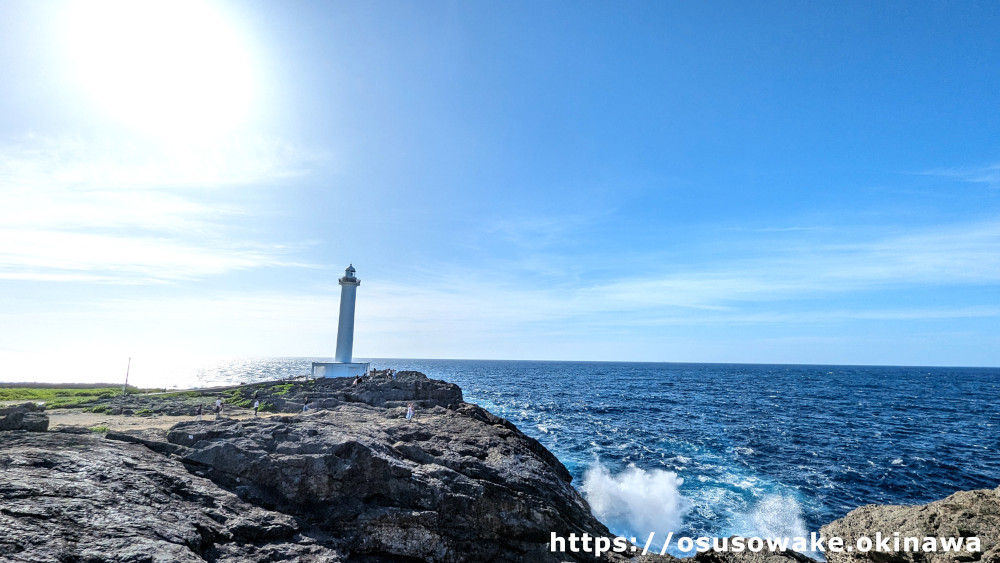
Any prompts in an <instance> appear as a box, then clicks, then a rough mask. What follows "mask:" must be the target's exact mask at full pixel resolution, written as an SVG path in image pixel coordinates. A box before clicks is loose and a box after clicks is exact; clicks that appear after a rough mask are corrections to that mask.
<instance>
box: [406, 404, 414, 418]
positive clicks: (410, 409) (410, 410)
mask: <svg viewBox="0 0 1000 563" xmlns="http://www.w3.org/2000/svg"><path fill="white" fill-rule="evenodd" d="M406 420H407V421H410V420H413V403H410V404H408V405H406Z"/></svg>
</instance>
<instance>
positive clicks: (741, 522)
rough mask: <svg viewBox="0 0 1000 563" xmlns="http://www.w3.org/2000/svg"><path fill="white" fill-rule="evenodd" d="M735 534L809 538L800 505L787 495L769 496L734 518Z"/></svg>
mask: <svg viewBox="0 0 1000 563" xmlns="http://www.w3.org/2000/svg"><path fill="white" fill-rule="evenodd" d="M734 525H735V528H736V530H734V531H735V533H737V534H740V535H744V536H756V537H764V538H784V537H809V533H808V531H807V530H806V522H805V519H804V518H803V517H802V505H800V504H799V502H798V501H797V500H795V498H793V497H791V496H787V495H780V494H771V495H767V496H765V497H764V498H762V499H761V500H760V502H758V503H756V504H754V505H753V506H751V507H750V510H749V511H748V512H747V513H745V514H743V515H740V516H738V517H736V518H734Z"/></svg>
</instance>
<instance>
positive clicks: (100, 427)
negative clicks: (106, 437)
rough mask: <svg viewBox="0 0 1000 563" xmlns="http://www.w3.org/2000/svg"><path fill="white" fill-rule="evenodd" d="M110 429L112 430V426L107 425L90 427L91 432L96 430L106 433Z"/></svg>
mask: <svg viewBox="0 0 1000 563" xmlns="http://www.w3.org/2000/svg"><path fill="white" fill-rule="evenodd" d="M108 430H110V428H108V427H107V426H91V427H90V431H91V432H96V433H105V432H107V431H108Z"/></svg>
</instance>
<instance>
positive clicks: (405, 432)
mask: <svg viewBox="0 0 1000 563" xmlns="http://www.w3.org/2000/svg"><path fill="white" fill-rule="evenodd" d="M216 397H218V398H219V399H223V400H224V401H225V402H226V406H225V409H224V410H223V413H222V414H221V416H219V417H218V418H216V416H215V414H214V413H210V410H209V408H208V407H209V405H211V404H212V403H214V400H215V398H216ZM254 402H259V404H260V405H261V406H262V407H263V408H264V410H263V411H262V412H259V413H258V416H253V412H252V410H251V407H252V405H253V403H254ZM411 403H412V404H413V405H414V406H415V410H416V413H417V415H416V416H415V417H414V419H413V420H412V421H411V420H407V418H406V416H405V415H406V410H407V405H408V404H411ZM199 405H201V406H202V411H203V413H204V414H203V420H200V421H198V420H188V421H184V422H179V423H177V424H174V425H173V426H172V427H171V428H169V430H166V429H159V428H146V429H142V430H129V431H108V432H94V431H91V430H90V429H87V428H80V427H59V428H56V429H54V430H50V429H49V428H48V426H49V423H48V419H47V417H46V416H45V414H44V412H41V411H40V410H39V408H38V407H36V406H33V405H25V406H23V407H7V408H4V409H0V469H2V475H3V477H2V478H0V560H3V561H24V562H28V561H31V562H36V561H59V562H67V561H81V562H83V561H86V562H111V561H116V562H124V561H129V562H145V561H150V562H152V561H183V562H187V561H190V562H198V561H212V562H216V561H218V562H236V561H251V562H265V561H301V562H321V561H322V562H338V561H343V562H354V561H357V562H376V561H385V562H411V561H434V562H462V561H504V562H508V561H509V562H526V563H527V562H535V561H540V562H547V561H552V562H555V561H602V560H603V561H628V560H630V559H629V558H628V557H624V556H622V555H618V554H614V553H609V554H605V555H603V556H602V557H600V558H596V557H594V555H593V554H590V553H578V554H574V553H560V552H552V551H551V550H550V549H549V540H550V535H551V534H552V533H556V534H557V535H559V536H562V537H567V536H569V535H570V534H576V535H577V536H580V535H582V534H588V535H590V536H592V537H602V536H603V537H606V536H610V535H611V534H610V532H609V531H608V529H607V527H606V526H604V524H602V523H601V522H599V521H598V520H597V519H596V518H594V516H593V515H592V514H591V511H590V507H589V506H588V504H587V502H586V500H585V499H584V498H583V497H582V496H581V495H580V494H579V493H578V492H577V491H576V489H575V488H574V487H573V486H572V484H571V477H570V474H569V472H568V471H567V470H566V468H565V467H564V466H563V464H562V463H560V462H559V460H558V459H556V458H555V456H553V455H552V454H551V453H550V452H549V451H548V450H546V449H545V448H544V447H543V446H542V445H541V444H540V443H539V442H538V441H536V440H534V439H533V438H531V437H529V436H527V435H525V434H524V433H522V432H521V431H520V430H518V429H517V428H516V427H515V426H514V425H513V424H511V423H510V422H508V421H506V420H504V419H502V418H500V417H497V416H494V415H493V414H491V413H489V412H488V411H486V410H485V409H482V408H480V407H478V406H477V405H474V404H471V403H466V402H465V401H464V400H463V397H462V391H461V389H460V388H459V387H458V386H456V385H454V384H451V383H447V382H444V381H437V380H431V379H428V378H427V377H426V376H424V375H423V374H420V373H417V372H400V373H399V374H397V375H396V377H395V378H391V377H389V376H388V375H387V374H386V375H379V376H376V377H372V378H367V380H366V381H364V382H363V383H360V384H355V382H354V381H353V380H351V379H344V378H339V379H337V378H331V379H320V380H310V381H301V382H281V381H278V382H269V383H259V384H253V385H244V386H239V387H234V388H230V389H223V390H217V391H211V392H208V391H201V392H188V393H173V394H166V395H161V396H126V397H117V398H112V399H107V400H106V401H104V402H100V403H95V404H93V405H88V406H87V408H89V409H92V410H95V412H108V413H115V414H116V415H128V414H132V415H136V413H143V414H147V415H149V416H158V415H170V414H177V413H181V414H185V415H189V414H192V413H194V412H196V410H197V408H198V406H199ZM304 405H308V407H309V408H308V410H305V411H304V409H303V407H304ZM876 530H879V531H881V533H883V534H890V535H891V534H892V533H894V532H912V533H918V532H919V533H920V534H921V535H944V534H958V535H961V536H963V537H968V536H972V535H977V536H978V537H979V538H980V541H981V550H980V551H979V552H977V553H949V554H941V553H934V554H925V553H889V554H885V553H869V554H863V555H862V554H850V555H851V556H850V557H848V556H847V554H832V553H828V554H827V559H828V560H829V561H832V562H835V563H836V562H845V563H846V562H848V561H862V560H864V561H880V562H881V561H884V562H895V561H900V562H902V561H934V562H943V561H998V560H1000V553H998V549H1000V548H998V545H997V544H998V541H997V540H998V538H1000V488H998V489H997V490H985V491H972V492H963V493H957V494H956V495H953V496H952V497H949V498H948V499H945V500H942V501H938V502H937V503H931V504H929V505H927V506H924V507H885V506H883V507H862V508H859V509H857V510H855V511H853V512H851V513H850V514H848V515H847V516H846V517H845V518H843V519H841V520H838V521H836V522H833V523H831V524H828V525H827V526H825V527H824V528H823V529H822V533H823V534H825V535H841V536H844V537H854V536H857V535H862V534H864V533H869V534H874V533H875V531H876ZM627 555H633V554H632V553H629V554H627ZM693 559H695V560H696V561H698V562H700V563H705V562H723V561H765V560H767V561H771V562H772V563H779V560H782V561H789V560H795V561H799V562H803V561H809V559H807V558H805V556H803V555H800V554H797V553H793V552H779V553H768V552H765V553H748V552H745V553H742V554H735V553H713V552H707V553H702V554H699V555H697V556H695V557H694V558H693ZM633 560H635V561H644V562H653V561H674V560H675V558H673V557H670V556H662V557H660V556H651V555H647V556H642V557H636V558H634V559H633Z"/></svg>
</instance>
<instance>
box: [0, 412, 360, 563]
mask: <svg viewBox="0 0 1000 563" xmlns="http://www.w3.org/2000/svg"><path fill="white" fill-rule="evenodd" d="M2 440H3V448H2V449H0V475H2V477H0V530H3V533H2V534H0V560H3V561H12V562H13V561H16V562H45V561H60V562H61V561H86V562H90V563H102V562H113V561H114V562H118V561H121V562H124V561H130V562H140V561H164V562H166V561H184V562H186V561H191V562H195V561H197V562H200V561H219V562H232V563H236V562H242V561H260V562H263V561H303V562H306V561H309V562H312V561H315V562H320V561H323V562H327V561H330V562H336V561H341V560H342V558H341V556H340V554H339V552H338V551H337V550H336V548H335V547H333V546H332V544H330V545H324V544H323V542H320V541H316V540H315V539H313V538H310V537H307V536H305V535H303V533H302V531H301V530H300V528H299V525H298V524H297V523H296V521H295V520H294V519H293V518H291V517H289V516H287V515H284V514H280V513H276V512H272V511H268V510H264V509H262V508H259V507H256V506H253V505H250V504H247V503H244V502H243V501H241V500H239V499H238V498H237V497H236V496H235V495H233V494H232V493H229V492H227V491H225V490H223V489H221V488H219V487H218V486H217V485H215V484H214V483H212V482H211V481H209V480H207V479H203V478H200V477H196V476H193V475H191V474H190V473H188V472H187V471H186V470H185V468H184V466H183V465H181V464H180V463H178V462H176V461H172V460H170V459H169V458H167V457H164V456H162V455H160V454H157V453H154V452H152V451H150V450H149V449H147V448H145V447H143V446H140V445H137V444H128V443H123V442H118V441H111V440H104V439H102V438H100V437H99V436H95V435H74V434H61V433H55V432H51V433H45V434H38V433H27V432H10V433H8V434H6V435H5V436H4V437H3V438H2Z"/></svg>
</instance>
